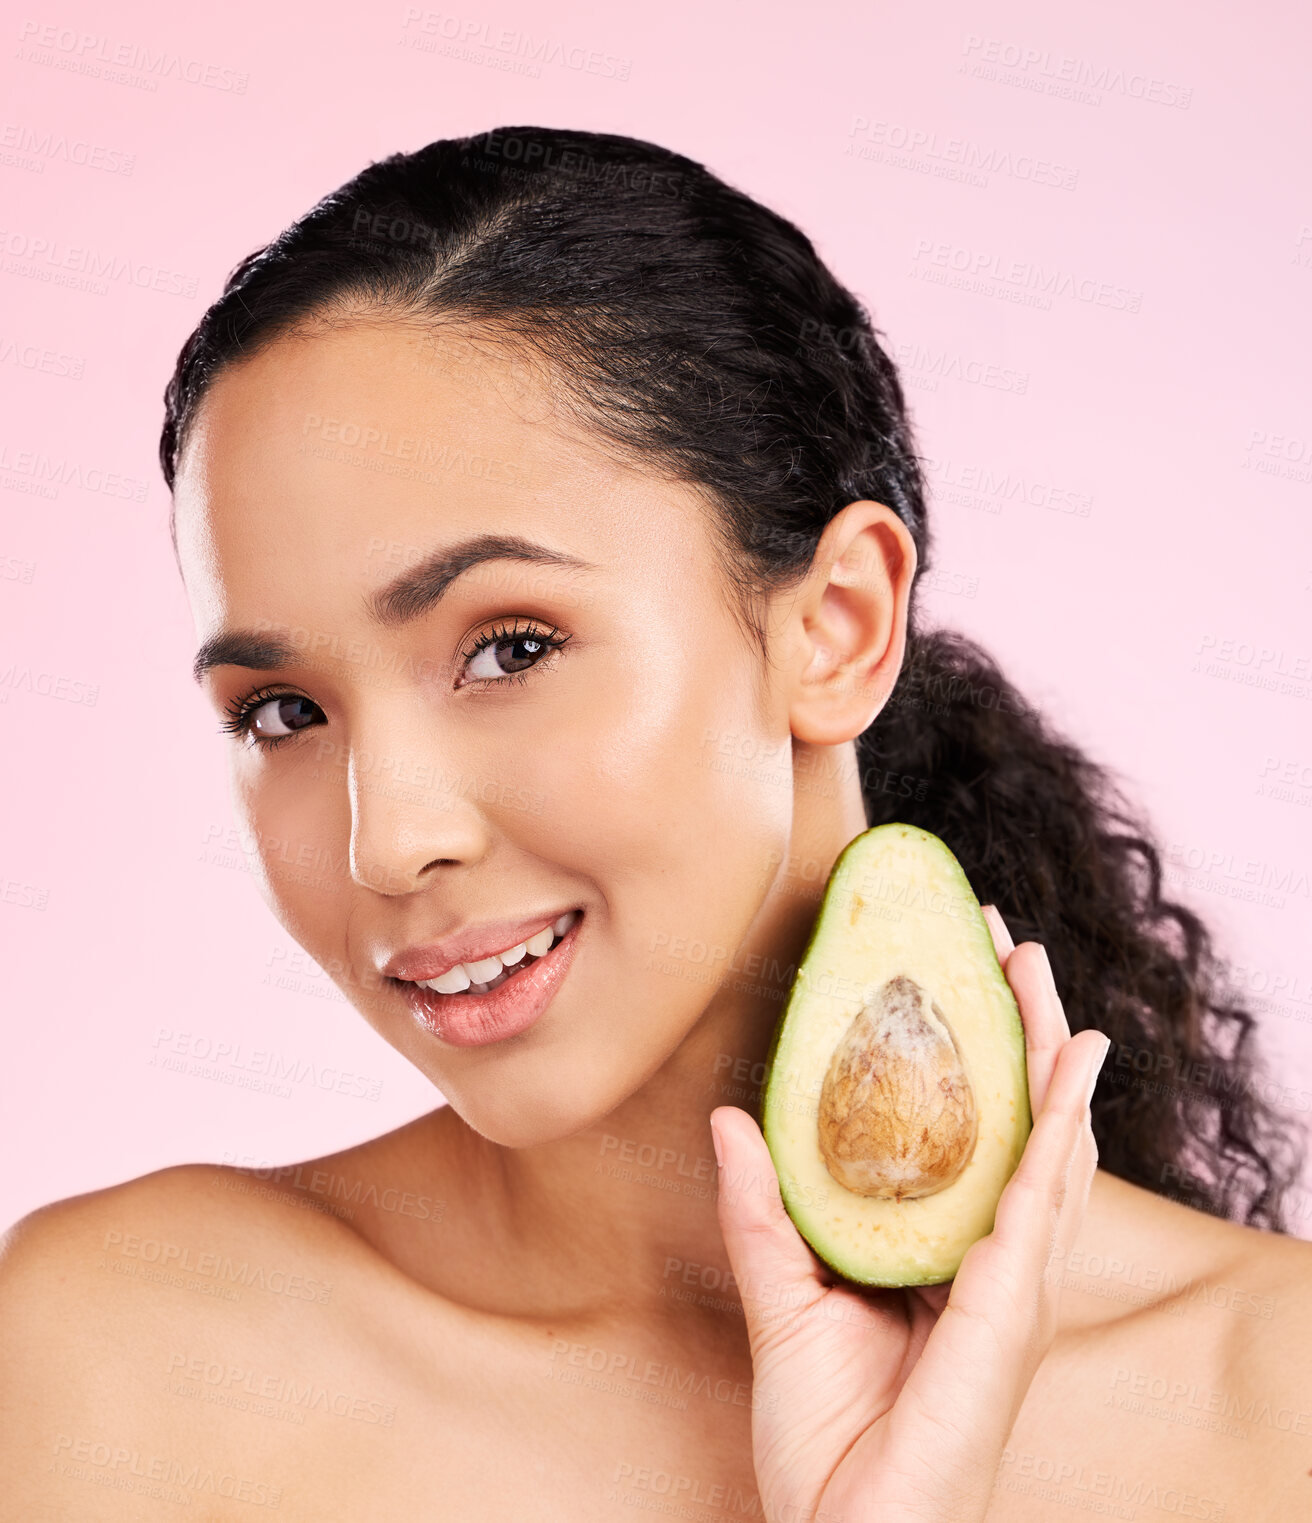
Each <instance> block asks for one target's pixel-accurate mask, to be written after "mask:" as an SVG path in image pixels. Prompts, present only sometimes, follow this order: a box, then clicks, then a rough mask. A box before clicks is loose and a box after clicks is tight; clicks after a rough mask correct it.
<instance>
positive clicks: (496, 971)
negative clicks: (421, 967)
mask: <svg viewBox="0 0 1312 1523" xmlns="http://www.w3.org/2000/svg"><path fill="white" fill-rule="evenodd" d="M578 918H579V912H578V910H566V911H565V913H564V914H563V915H562V916H561V917H560V919H559V920H557V921H555V922H554V923H553V924H552V925H549V926H544V927H543V929H542V930H540V931H539V932H538V933H537V934H536V935H535V936H530V937H529V938H528V940H527V941H521V942H520V943H519V944H518V945H517V946H513V947H507V948H506V950H505V951H504V952H493V953H491V954H490V955H489V956H487V957H480V958H479V959H478V961H477V962H458V963H457V964H456V965H455V967H454V968H448V969H447V971H446V972H445V973H439V974H438V976H437V977H436V978H425V979H416V980H414V982H415V983H416V984H417V985H418V987H419V988H421V989H432V990H433V992H434V993H435V994H463V993H465V992H466V991H468V992H469V993H471V994H490V993H491V991H492V990H493V989H498V988H500V987H501V985H502V984H504V983H505V981H506V980H507V979H508V978H510V977H511V976H512V975H513V974H515V973H518V972H520V971H522V970H523V969H524V968H527V967H531V966H532V964H533V963H535V962H536V961H537V960H538V958H539V957H545V956H546V955H547V953H548V952H549V951H550V950H551V949H552V947H553V946H555V944H556V943H557V942H558V941H560V940H561V938H562V937H563V936H565V935H566V933H567V932H568V931H569V929H570V927H571V926H572V925H573V924H574V922H575V921H576V920H577V919H578Z"/></svg>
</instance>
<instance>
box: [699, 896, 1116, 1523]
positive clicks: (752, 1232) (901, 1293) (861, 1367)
mask: <svg viewBox="0 0 1312 1523" xmlns="http://www.w3.org/2000/svg"><path fill="white" fill-rule="evenodd" d="M984 916H985V919H986V920H987V921H988V924H989V928H990V930H991V931H992V933H993V944H994V947H995V948H996V949H997V954H998V961H999V962H1000V963H1001V964H1002V967H1003V970H1004V973H1005V976H1006V979H1007V982H1008V984H1010V986H1011V989H1012V992H1013V993H1014V994H1015V996H1016V1002H1017V1005H1018V1006H1019V1008H1020V1014H1021V1023H1022V1025H1023V1026H1024V1028H1025V1054H1026V1062H1027V1066H1028V1073H1029V1091H1030V1105H1031V1109H1032V1113H1033V1115H1034V1118H1035V1121H1034V1129H1033V1131H1032V1132H1031V1134H1030V1137H1029V1139H1028V1141H1027V1142H1026V1145H1025V1150H1024V1152H1023V1153H1022V1155H1021V1159H1020V1163H1019V1164H1018V1165H1017V1167H1016V1170H1015V1172H1014V1174H1013V1175H1012V1177H1011V1179H1010V1180H1009V1181H1008V1182H1007V1186H1006V1188H1005V1189H1004V1190H1003V1192H1002V1195H1001V1198H1000V1199H999V1201H998V1209H997V1213H996V1217H995V1220H994V1225H993V1230H992V1232H990V1233H989V1234H988V1236H987V1237H983V1238H981V1239H979V1241H978V1242H975V1243H972V1244H971V1246H970V1248H969V1249H968V1250H967V1252H966V1255H965V1257H964V1258H963V1260H962V1262H961V1266H960V1268H959V1269H958V1271H957V1275H956V1278H955V1279H954V1280H953V1281H952V1282H951V1284H950V1285H930V1286H921V1287H918V1288H915V1289H907V1290H869V1289H859V1288H856V1287H854V1286H852V1285H849V1284H848V1283H847V1282H845V1281H843V1280H841V1279H840V1278H839V1277H838V1276H837V1275H836V1274H834V1273H833V1272H832V1271H831V1270H829V1269H828V1268H827V1267H826V1266H825V1265H824V1264H822V1263H821V1262H820V1260H819V1259H817V1258H816V1256H815V1255H814V1254H813V1253H812V1252H811V1250H810V1248H809V1247H808V1246H807V1243H806V1241H805V1239H804V1238H803V1237H802V1236H801V1235H800V1233H799V1232H798V1231H797V1229H796V1227H794V1226H793V1224H792V1222H791V1221H790V1220H789V1218H788V1215H787V1213H786V1211H785V1210H784V1206H783V1202H782V1201H781V1199H780V1197H779V1182H778V1176H777V1175H776V1173H775V1169H774V1163H773V1161H772V1159H771V1157H770V1152H769V1149H768V1148H767V1147H766V1145H765V1139H764V1137H762V1135H761V1131H760V1128H759V1127H758V1126H757V1124H756V1122H755V1121H754V1120H753V1119H752V1118H751V1117H750V1116H749V1115H748V1114H747V1112H746V1111H743V1110H739V1109H738V1108H737V1107H735V1106H731V1105H721V1106H717V1107H716V1109H715V1110H713V1111H712V1112H711V1125H712V1130H713V1132H714V1133H715V1134H716V1147H717V1152H718V1153H719V1154H720V1156H721V1160H722V1161H721V1172H720V1186H719V1197H718V1210H719V1221H720V1229H721V1231H722V1232H723V1234H724V1242H725V1247H726V1249H727V1250H728V1254H729V1261H730V1264H731V1265H732V1267H733V1272H734V1278H735V1280H736V1281H737V1282H738V1287H739V1290H740V1293H741V1294H742V1299H743V1309H744V1313H745V1316H746V1321H747V1333H748V1337H749V1339H750V1342H751V1350H752V1365H753V1373H754V1380H753V1400H752V1406H753V1413H752V1454H753V1459H754V1462H755V1466H756V1477H757V1485H758V1487H759V1489H760V1493H761V1503H762V1507H763V1510H764V1516H765V1518H766V1520H767V1523H978V1520H980V1519H982V1518H983V1517H984V1515H985V1513H986V1512H987V1511H988V1508H989V1504H990V1501H991V1499H992V1496H993V1485H994V1478H995V1475H996V1472H997V1467H998V1464H999V1462H1000V1460H1001V1458H1002V1451H1003V1448H1004V1447H1005V1445H1006V1442H1007V1437H1008V1435H1009V1434H1010V1432H1011V1428H1012V1425H1013V1424H1014V1422H1015V1421H1016V1416H1017V1413H1018V1412H1019V1411H1020V1406H1021V1402H1022V1401H1023V1400H1024V1397H1025V1393H1026V1391H1027V1390H1028V1389H1029V1386H1030V1382H1031V1381H1032V1380H1033V1378H1034V1373H1035V1371H1036V1370H1037V1369H1038V1367H1039V1364H1040V1362H1041V1360H1042V1359H1043V1357H1044V1355H1045V1354H1046V1353H1047V1351H1048V1348H1049V1347H1050V1345H1051V1343H1052V1340H1053V1337H1054V1335H1055V1333H1056V1330H1057V1309H1058V1301H1059V1297H1060V1288H1059V1287H1058V1286H1057V1284H1056V1283H1055V1280H1050V1279H1048V1278H1046V1277H1045V1273H1044V1271H1045V1269H1046V1267H1047V1265H1048V1263H1049V1260H1050V1259H1051V1258H1052V1256H1053V1255H1054V1254H1059V1255H1061V1256H1062V1258H1064V1256H1065V1254H1066V1252H1067V1251H1068V1250H1069V1249H1070V1247H1071V1245H1072V1243H1073V1242H1074V1240H1075V1237H1076V1235H1077V1233H1078V1232H1079V1229H1080V1224H1081V1221H1082V1220H1083V1217H1084V1210H1085V1206H1086V1204H1087V1201H1088V1196H1089V1186H1090V1184H1091V1183H1092V1181H1093V1175H1094V1170H1095V1169H1096V1167H1097V1163H1098V1150H1097V1146H1096V1144H1095V1143H1094V1140H1093V1131H1092V1129H1091V1127H1090V1124H1089V1097H1090V1095H1091V1094H1092V1091H1093V1084H1094V1080H1095V1079H1096V1077H1097V1073H1098V1070H1099V1069H1100V1068H1101V1066H1102V1061H1103V1058H1104V1057H1105V1056H1106V1053H1107V1048H1108V1045H1109V1043H1108V1041H1107V1038H1106V1037H1104V1036H1102V1035H1101V1034H1100V1033H1098V1032H1081V1033H1080V1034H1079V1035H1078V1036H1076V1037H1072V1036H1071V1032H1070V1027H1069V1025H1068V1024H1067V1022H1066V1015H1065V1012H1064V1011H1063V1009H1062V1006H1061V1001H1060V999H1059V998H1058V997H1057V990H1056V986H1055V985H1054V983H1053V981H1052V973H1051V971H1050V969H1049V967H1048V959H1047V956H1046V954H1045V953H1044V951H1043V949H1042V947H1041V946H1039V944H1038V943H1037V942H1023V943H1022V944H1021V946H1020V947H1019V948H1017V947H1014V946H1013V944H1012V940H1011V937H1010V935H1009V934H1008V933H1007V928H1006V926H1005V925H1004V923H1003V920H1002V917H1001V916H1000V915H999V914H998V912H997V910H996V909H995V908H994V906H992V905H987V906H985V909H984ZM1058 1262H1061V1259H1060V1258H1059V1259H1058Z"/></svg>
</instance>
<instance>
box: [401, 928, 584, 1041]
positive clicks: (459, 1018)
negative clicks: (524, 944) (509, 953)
mask: <svg viewBox="0 0 1312 1523" xmlns="http://www.w3.org/2000/svg"><path fill="white" fill-rule="evenodd" d="M586 918H587V917H586V915H584V914H583V912H582V911H581V910H580V911H579V918H578V919H577V920H576V921H575V922H574V924H573V925H572V926H570V928H569V930H568V931H566V932H565V934H564V935H563V936H562V937H561V938H560V940H559V941H558V942H557V943H556V944H555V946H553V947H552V948H551V950H550V951H549V952H548V953H547V954H546V955H545V956H544V957H539V958H538V960H537V961H536V962H535V963H531V964H530V965H529V966H528V967H527V968H523V969H521V971H520V972H518V973H512V974H511V976H510V977H509V978H508V979H507V980H506V981H505V983H504V984H501V985H500V986H499V987H498V988H496V989H493V990H492V992H491V993H490V994H438V993H437V991H436V990H434V989H422V988H420V986H419V985H418V984H414V983H403V984H400V985H399V987H400V990H401V993H402V996H403V997H404V999H405V1002H406V1004H407V1005H408V1006H409V1007H410V1011H411V1014H412V1015H414V1016H415V1018H416V1019H417V1020H418V1021H419V1022H420V1023H421V1024H422V1025H423V1026H424V1027H426V1028H427V1029H428V1030H429V1031H431V1032H432V1033H433V1035H434V1036H436V1037H438V1038H439V1039H440V1040H441V1041H443V1042H445V1043H447V1045H448V1046H451V1047H485V1046H487V1045H488V1044H489V1043H491V1042H503V1041H505V1040H506V1038H507V1037H512V1036H518V1035H519V1034H520V1032H521V1031H527V1030H528V1028H529V1027H530V1026H531V1025H532V1024H533V1022H534V1021H536V1020H537V1019H538V1017H539V1016H540V1015H541V1014H542V1013H543V1012H544V1011H545V1010H546V1008H547V1006H548V1005H549V1004H550V1003H551V1001H552V999H553V998H554V997H555V993H556V990H557V989H558V988H559V987H560V984H561V981H562V980H563V979H564V977H565V974H566V973H567V972H568V971H569V965H570V963H571V961H572V960H573V957H574V947H575V945H576V944H577V942H578V932H579V927H580V926H581V925H582V924H583V922H584V920H585V919H586ZM459 961H461V962H464V961H465V959H464V958H460V959H459ZM433 976H434V977H435V976H436V975H433Z"/></svg>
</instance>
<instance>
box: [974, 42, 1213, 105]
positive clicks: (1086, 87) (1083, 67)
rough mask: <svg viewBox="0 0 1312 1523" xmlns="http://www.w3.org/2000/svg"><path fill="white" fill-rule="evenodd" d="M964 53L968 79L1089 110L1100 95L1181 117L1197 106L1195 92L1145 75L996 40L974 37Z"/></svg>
mask: <svg viewBox="0 0 1312 1523" xmlns="http://www.w3.org/2000/svg"><path fill="white" fill-rule="evenodd" d="M963 51H964V52H965V55H966V57H965V61H964V62H963V63H962V65H961V70H962V72H963V73H967V74H972V75H974V76H975V77H976V78H977V79H993V80H997V81H998V82H999V83H1000V84H1015V85H1020V86H1021V87H1022V88H1024V89H1033V90H1038V91H1041V92H1043V93H1046V94H1048V95H1060V96H1070V97H1072V98H1074V99H1077V100H1082V101H1084V103H1085V104H1087V105H1093V106H1096V105H1100V104H1101V96H1100V95H1099V94H1098V92H1099V91H1105V92H1106V93H1107V94H1108V95H1124V96H1127V97H1128V98H1129V99H1131V100H1141V101H1146V102H1150V103H1152V104H1155V105H1160V106H1174V107H1175V108H1176V109H1177V110H1180V111H1185V110H1187V109H1188V107H1189V104H1190V102H1191V101H1192V100H1193V93H1194V92H1193V90H1192V88H1190V87H1189V86H1187V85H1181V84H1175V83H1172V82H1171V81H1170V80H1165V79H1159V78H1158V77H1157V76H1155V75H1153V74H1146V73H1144V72H1143V71H1142V70H1138V69H1118V68H1114V67H1112V66H1111V65H1110V64H1093V63H1089V62H1088V61H1087V60H1086V59H1083V58H1072V57H1071V56H1070V55H1069V54H1066V53H1053V52H1051V51H1050V50H1049V49H1047V48H1036V47H1027V46H1024V45H1022V44H1021V43H1017V42H1003V41H1002V40H1001V39H999V38H996V37H978V36H975V35H973V34H972V35H971V36H969V37H967V38H966V42H965V47H964V50H963ZM1003 71H1010V72H1009V73H1008V72H1003Z"/></svg>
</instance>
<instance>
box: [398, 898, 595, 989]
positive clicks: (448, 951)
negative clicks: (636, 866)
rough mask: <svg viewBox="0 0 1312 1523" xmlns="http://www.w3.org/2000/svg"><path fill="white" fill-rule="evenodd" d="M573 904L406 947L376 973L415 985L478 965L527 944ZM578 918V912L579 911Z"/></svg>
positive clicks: (576, 907)
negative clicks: (464, 965) (459, 966)
mask: <svg viewBox="0 0 1312 1523" xmlns="http://www.w3.org/2000/svg"><path fill="white" fill-rule="evenodd" d="M578 908H579V907H578V906H577V905H567V906H566V907H565V909H563V910H556V911H555V913H554V914H553V913H550V912H548V913H545V914H542V915H534V916H532V917H531V918H530V919H528V920H488V921H484V923H483V924H482V925H474V926H467V927H466V928H465V929H464V930H463V931H457V932H456V933H455V935H454V936H448V937H446V938H445V939H444V940H442V941H430V942H429V943H428V944H427V945H426V946H421V947H406V949H405V950H404V951H403V952H398V953H397V954H396V956H395V957H393V958H392V959H391V960H390V961H389V962H387V963H385V964H384V965H383V967H382V968H380V969H379V972H381V973H383V974H385V975H386V976H387V977H388V978H401V979H406V980H408V981H410V982H414V983H418V982H419V980H420V979H426V978H436V977H437V976H438V975H439V974H440V973H447V972H450V970H451V969H452V968H454V967H455V965H456V964H457V963H459V962H479V961H480V960H481V959H482V958H485V957H491V955H492V954H493V952H505V951H508V950H509V949H510V948H511V947H517V946H518V945H519V944H520V942H521V941H527V940H528V939H529V937H530V936H532V935H534V934H535V933H536V932H538V931H543V930H545V929H546V928H547V927H548V926H549V925H554V924H555V923H556V921H557V920H559V919H560V917H561V916H562V915H564V914H568V912H569V911H570V910H571V909H578ZM579 913H580V916H581V915H582V911H581V910H580V912H579Z"/></svg>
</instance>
